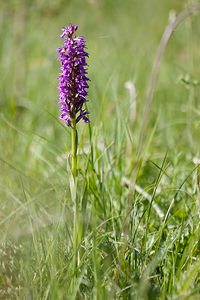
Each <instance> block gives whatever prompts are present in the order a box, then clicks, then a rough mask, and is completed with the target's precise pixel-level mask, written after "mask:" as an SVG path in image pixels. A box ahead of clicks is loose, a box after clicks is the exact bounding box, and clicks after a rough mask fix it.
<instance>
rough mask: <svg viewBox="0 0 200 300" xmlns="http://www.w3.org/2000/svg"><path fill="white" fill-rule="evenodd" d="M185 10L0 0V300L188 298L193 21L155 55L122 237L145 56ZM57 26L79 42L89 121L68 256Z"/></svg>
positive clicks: (195, 188)
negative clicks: (85, 64)
mask: <svg viewBox="0 0 200 300" xmlns="http://www.w3.org/2000/svg"><path fill="white" fill-rule="evenodd" d="M158 2H159V3H158ZM189 2H193V3H194V2H195V1H178V0H177V1H176V0H173V1H172V0H170V1H169V0H168V1H167V0H164V1H156V0H151V1H144V0H143V1H135V0H134V1H131V0H127V1H122V0H116V1H111V0H109V1H107V0H101V1H97V0H88V1H86V0H83V1H81V0H73V1H63V0H57V1H56V2H53V1H49V0H40V1H39V0H38V1H31V0H29V1H20V0H18V1H2V2H1V8H2V9H1V13H0V24H1V26H0V41H1V43H0V53H1V56H0V72H1V85H0V107H1V113H0V126H1V133H0V153H1V154H0V173H1V177H0V199H1V209H0V298H1V299H20V300H21V299H69V300H71V299H187V300H188V299H199V297H200V272H199V270H200V265H199V264H200V251H199V249H200V242H199V240H200V228H199V213H200V192H199V188H200V183H199V168H198V164H199V161H200V150H199V126H200V121H199V120H200V119H199V114H200V106H199V94H200V93H199V92H200V85H199V82H200V71H199V70H200V59H199V31H200V26H199V14H195V15H193V16H192V17H189V18H188V19H186V20H185V21H184V22H183V23H182V24H181V25H180V26H179V27H178V29H177V30H176V31H175V32H174V35H173V37H172V39H171V40H170V42H169V45H168V47H167V49H166V52H165V55H164V59H163V62H162V66H161V70H160V73H159V78H158V82H157V86H156V91H155V95H154V100H153V105H152V110H151V118H150V121H149V125H148V128H147V132H146V137H145V142H144V147H143V149H142V155H141V160H140V162H139V172H138V176H137V184H136V186H135V193H134V195H133V196H132V198H131V209H130V220H129V224H128V225H129V226H128V231H127V232H126V230H124V227H125V226H124V224H125V216H126V213H127V203H128V198H129V197H130V193H129V189H130V186H131V184H132V182H133V169H134V167H135V161H136V149H137V146H138V142H139V133H140V129H141V126H142V123H143V121H144V120H143V108H144V103H145V101H144V100H145V95H146V87H147V84H148V80H149V78H150V74H151V69H152V65H153V59H154V57H155V53H156V49H157V46H158V44H159V41H160V38H161V35H162V32H163V31H164V28H165V26H166V25H167V22H168V16H169V13H170V14H173V10H175V11H176V12H177V13H178V12H180V11H181V10H182V9H183V8H185V7H187V6H189V4H190V3H189ZM70 22H72V23H74V24H78V25H79V30H80V32H81V34H83V35H84V36H86V39H87V45H88V52H89V54H90V59H89V75H90V78H91V79H92V81H91V84H90V89H89V97H88V98H89V102H88V109H89V111H90V118H91V122H90V124H89V125H85V124H82V125H81V124H78V132H79V148H78V155H79V157H78V162H77V164H78V191H77V197H78V203H79V206H78V211H77V216H78V222H79V225H78V241H80V243H78V246H77V252H76V254H75V253H74V241H73V222H74V220H73V214H74V205H73V202H72V198H71V194H70V180H71V179H70V178H71V175H70V171H69V170H70V155H69V150H68V149H70V147H71V132H70V130H69V129H68V128H66V127H64V126H63V124H62V123H61V122H60V121H59V120H58V115H59V112H58V107H57V106H56V102H57V90H56V86H57V84H58V82H57V80H56V77H57V75H58V63H57V61H56V59H57V53H56V48H57V47H59V46H60V39H59V33H60V28H61V27H62V26H67V25H68V24H69V23H70ZM128 81H130V82H132V84H134V85H135V87H136V93H137V95H136V99H135V100H134V99H133V98H131V99H130V95H129V91H128V90H127V88H126V87H125V85H126V83H127V82H128ZM134 101H136V116H135V120H133V119H132V118H131V116H130V115H131V112H132V113H135V111H134V112H133V111H132V110H133V109H135V108H134V107H135V106H133V105H132V104H133V102H134ZM66 149H67V150H66ZM123 245H126V247H125V249H123ZM122 249H123V251H122ZM74 255H77V257H78V267H77V269H75V266H74V263H73V261H74Z"/></svg>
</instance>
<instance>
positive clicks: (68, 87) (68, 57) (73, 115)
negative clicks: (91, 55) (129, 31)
mask: <svg viewBox="0 0 200 300" xmlns="http://www.w3.org/2000/svg"><path fill="white" fill-rule="evenodd" d="M77 29H78V26H77V25H72V24H71V25H70V26H68V27H63V29H62V31H63V32H62V34H61V35H60V37H61V38H63V39H65V41H64V43H63V46H62V48H58V49H57V51H58V52H59V54H60V57H59V58H58V61H61V62H62V66H61V68H60V70H61V71H62V72H61V73H60V74H59V77H58V80H59V81H60V82H59V87H58V89H59V102H58V104H61V108H60V111H61V112H62V114H61V115H60V119H63V120H64V121H65V122H66V125H68V126H73V124H74V123H75V124H76V123H78V122H79V121H80V120H81V119H83V121H84V122H85V123H88V121H89V120H88V118H87V115H88V112H87V111H86V110H84V109H83V104H84V103H86V102H87V100H86V96H87V94H88V93H87V92H86V90H85V89H87V88H88V87H89V86H88V84H87V81H90V79H89V78H87V76H86V75H87V69H86V67H87V63H86V57H88V53H87V52H86V51H85V48H86V46H85V40H84V39H85V38H84V37H83V36H79V37H76V36H75V37H73V36H74V34H75V32H76V31H77Z"/></svg>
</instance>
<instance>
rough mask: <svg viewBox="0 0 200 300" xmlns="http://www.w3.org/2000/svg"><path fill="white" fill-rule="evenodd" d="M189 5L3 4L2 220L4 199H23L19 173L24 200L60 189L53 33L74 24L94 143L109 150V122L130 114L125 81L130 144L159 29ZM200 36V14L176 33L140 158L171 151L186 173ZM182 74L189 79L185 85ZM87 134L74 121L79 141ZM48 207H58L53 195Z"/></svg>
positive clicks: (63, 141)
mask: <svg viewBox="0 0 200 300" xmlns="http://www.w3.org/2000/svg"><path fill="white" fill-rule="evenodd" d="M196 3H197V1H179V0H171V1H169V0H167V1H164V0H163V1H157V0H150V1H131V0H116V1H113V0H87V1H86V0H81V1H79V0H73V1H72V0H71V1H70V0H68V1H63V0H62V1H61V0H60V1H59V0H57V1H47V0H38V1H37V0H35V1H31V0H27V1H20V0H18V1H17V0H15V1H1V2H0V4H1V10H0V41H1V42H0V55H1V57H0V72H1V85H0V107H1V114H0V128H1V132H0V159H1V161H0V168H1V183H0V184H1V201H2V208H1V217H2V218H5V217H6V216H7V214H9V213H10V210H11V208H12V207H13V205H15V204H16V205H18V204H17V203H15V204H13V200H11V198H10V196H9V193H10V192H13V193H15V192H16V193H17V194H18V195H19V197H20V195H21V194H22V189H21V184H22V183H21V179H20V178H21V176H22V177H23V176H24V177H23V178H24V179H23V180H27V181H28V183H27V182H26V184H25V185H26V188H27V189H28V186H29V184H30V185H31V186H30V194H31V193H32V192H33V191H34V193H35V192H36V191H38V190H40V185H38V184H44V185H47V186H49V185H51V184H61V185H62V184H63V185H65V181H63V182H62V181H60V176H62V178H64V176H63V173H62V171H63V170H65V168H66V163H65V160H64V159H63V155H64V154H65V153H66V148H65V145H67V147H70V143H71V142H70V130H69V129H68V128H63V126H61V124H62V123H61V122H60V121H59V120H58V116H59V106H58V105H56V102H57V101H58V97H57V94H58V90H57V86H58V81H57V77H58V73H59V70H58V68H59V67H60V64H59V63H58V62H57V58H58V53H57V51H56V49H57V48H58V47H60V46H61V44H62V39H61V38H60V37H59V35H60V33H61V28H62V26H68V25H69V23H70V22H72V23H73V24H78V26H79V31H78V33H79V34H80V35H84V36H85V37H86V43H87V47H88V52H89V55H90V58H89V60H88V64H89V77H90V78H91V83H90V88H89V96H88V100H89V101H88V107H89V111H90V119H91V126H92V128H93V129H94V130H96V131H97V132H98V134H97V135H98V139H99V140H101V138H102V137H104V138H105V140H106V143H107V144H108V145H109V144H110V143H112V140H113V135H114V129H115V127H116V124H117V123H116V122H117V121H116V120H120V123H121V124H122V126H123V124H125V120H127V118H128V116H129V114H130V99H129V98H130V96H129V91H128V90H127V88H126V87H125V84H126V82H127V81H131V82H132V83H133V84H134V85H135V88H136V93H137V97H136V103H137V109H136V120H135V122H134V124H132V125H131V126H130V130H131V134H132V137H133V142H134V145H135V148H136V146H137V142H138V135H139V131H140V127H141V124H142V122H143V108H144V103H145V96H146V88H147V85H148V82H149V79H150V76H151V70H152V65H153V61H154V58H155V55H156V50H157V47H158V44H159V42H160V38H161V36H162V33H163V31H164V28H165V26H166V25H167V23H168V20H169V17H170V16H171V15H176V14H177V13H179V12H180V11H181V10H182V9H184V8H186V7H189V6H191V5H192V4H196ZM199 33H200V23H199V14H195V15H194V16H193V17H190V18H188V19H187V20H185V21H184V22H183V23H182V24H181V25H180V26H179V27H178V29H177V30H176V31H175V32H174V34H173V37H172V39H171V40H170V42H169V44H168V46H167V49H166V52H165V55H164V58H163V62H162V65H161V69H160V73H159V78H158V82H157V85H156V92H155V96H154V101H153V106H152V112H151V118H150V123H149V126H148V130H147V136H148V135H149V134H150V132H151V131H152V128H153V127H154V125H155V124H157V125H156V132H155V134H154V138H153V140H152V141H151V145H150V148H148V149H149V150H148V151H149V152H148V154H147V157H146V159H148V157H151V158H152V159H154V158H155V159H159V157H163V156H164V153H165V152H166V150H167V149H169V150H170V152H171V155H172V157H176V163H177V162H178V160H179V158H178V157H179V156H181V155H182V159H183V160H184V161H186V164H187V161H188V164H189V165H188V168H189V169H190V167H191V166H192V165H191V162H192V159H193V158H194V157H197V158H198V156H199V139H198V136H199V123H200V119H199V114H200V102H199V91H200V89H199V85H198V84H197V85H193V82H197V83H199V78H200V56H199V49H200V41H199ZM180 76H182V77H183V78H184V80H185V81H187V80H188V82H189V83H188V82H186V83H185V84H184V83H183V80H182V81H181V80H179V77H180ZM195 80H196V81H195ZM86 128H87V127H86V126H85V125H84V124H79V131H80V133H81V134H82V135H83V137H84V143H85V144H87V140H88V134H87V129H86ZM124 130H125V129H124ZM125 143H127V141H125ZM177 153H179V156H178V155H177V156H176V154H177ZM174 155H175V156H174ZM186 158H187V159H186ZM61 174H62V175H61ZM64 174H65V173H64ZM28 176H29V177H30V178H31V179H30V178H29V177H28ZM27 178H29V179H30V180H29V179H27ZM63 180H65V179H63ZM34 184H36V186H34V187H32V185H34ZM41 189H42V188H41ZM52 202H53V203H54V204H52V205H55V199H54V197H53V198H52ZM11 228H12V225H11ZM11 231H12V230H11Z"/></svg>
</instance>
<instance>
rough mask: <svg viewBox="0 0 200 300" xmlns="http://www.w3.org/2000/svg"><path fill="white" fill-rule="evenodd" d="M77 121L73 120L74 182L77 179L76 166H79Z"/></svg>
mask: <svg viewBox="0 0 200 300" xmlns="http://www.w3.org/2000/svg"><path fill="white" fill-rule="evenodd" d="M76 140H77V137H76V119H75V118H74V119H72V175H73V177H74V180H75V178H76V164H77V153H76V150H77V145H76Z"/></svg>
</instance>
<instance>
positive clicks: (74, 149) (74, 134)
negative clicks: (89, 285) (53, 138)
mask: <svg viewBox="0 0 200 300" xmlns="http://www.w3.org/2000/svg"><path fill="white" fill-rule="evenodd" d="M76 170H77V131H76V118H73V119H72V176H73V179H74V193H73V194H74V197H73V201H74V243H73V244H74V245H73V248H74V272H75V278H77V275H78V272H77V267H78V231H79V228H78V199H77V194H76V188H77V178H76Z"/></svg>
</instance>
